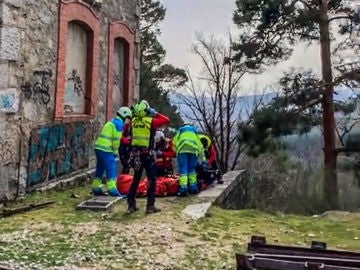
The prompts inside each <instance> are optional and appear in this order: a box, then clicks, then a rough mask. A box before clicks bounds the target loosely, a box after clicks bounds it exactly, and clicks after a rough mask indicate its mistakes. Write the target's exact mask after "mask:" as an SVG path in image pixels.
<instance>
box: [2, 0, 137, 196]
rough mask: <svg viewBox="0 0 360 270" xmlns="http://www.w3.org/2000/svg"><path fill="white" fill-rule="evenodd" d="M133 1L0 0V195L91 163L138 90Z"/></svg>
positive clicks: (82, 171)
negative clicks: (108, 125)
mask: <svg viewBox="0 0 360 270" xmlns="http://www.w3.org/2000/svg"><path fill="white" fill-rule="evenodd" d="M137 2H138V1H136V0H106V1H102V0H0V138H1V139H0V200H3V199H5V198H7V199H9V198H11V197H13V196H14V195H16V194H18V193H24V192H26V191H28V190H32V189H34V188H37V187H40V186H46V185H49V184H51V183H57V182H59V181H60V180H63V179H69V178H74V177H80V176H81V175H86V173H87V172H89V170H91V169H92V167H93V165H94V156H93V151H92V145H93V142H94V138H95V137H96V136H97V133H98V130H99V127H101V125H102V124H103V123H104V121H105V120H106V119H110V118H111V117H112V116H113V113H114V111H115V110H116V108H118V107H119V106H120V105H127V104H131V103H132V102H133V101H134V99H137V96H138V80H139V71H138V67H139V56H138V53H139V44H138V42H139V32H138V31H139V16H140V9H139V5H138V3H137Z"/></svg>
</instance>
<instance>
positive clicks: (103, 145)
mask: <svg viewBox="0 0 360 270" xmlns="http://www.w3.org/2000/svg"><path fill="white" fill-rule="evenodd" d="M123 127H124V121H123V120H122V119H121V118H120V117H116V118H114V119H112V120H110V121H109V122H107V123H106V124H105V125H104V126H103V128H102V130H101V132H100V135H99V136H98V138H97V140H96V142H95V146H94V148H95V149H97V150H101V151H103V152H108V153H113V154H115V155H117V153H118V150H119V145H120V138H121V136H122V131H123Z"/></svg>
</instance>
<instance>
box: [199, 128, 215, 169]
mask: <svg viewBox="0 0 360 270" xmlns="http://www.w3.org/2000/svg"><path fill="white" fill-rule="evenodd" d="M199 138H200V140H201V139H203V138H204V139H205V140H206V146H205V147H204V154H205V157H206V159H207V160H208V163H210V164H211V163H213V162H214V161H215V159H216V151H215V147H214V145H213V143H212V141H211V139H210V137H209V136H207V135H205V134H200V135H199Z"/></svg>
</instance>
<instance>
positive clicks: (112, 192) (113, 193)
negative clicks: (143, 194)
mask: <svg viewBox="0 0 360 270" xmlns="http://www.w3.org/2000/svg"><path fill="white" fill-rule="evenodd" d="M108 192H109V196H111V197H119V198H121V199H124V198H126V195H122V194H121V193H120V192H119V191H118V190H117V189H116V188H115V189H109V191H108Z"/></svg>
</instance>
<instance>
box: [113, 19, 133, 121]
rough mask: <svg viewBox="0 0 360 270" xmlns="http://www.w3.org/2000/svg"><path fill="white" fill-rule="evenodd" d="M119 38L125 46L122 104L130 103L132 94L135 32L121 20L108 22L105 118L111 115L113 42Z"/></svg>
mask: <svg viewBox="0 0 360 270" xmlns="http://www.w3.org/2000/svg"><path fill="white" fill-rule="evenodd" d="M118 38H120V39H121V40H122V41H124V43H125V44H126V46H125V57H124V67H125V71H124V73H125V74H124V93H123V94H124V96H123V98H124V105H125V106H126V105H130V104H129V103H130V100H131V99H130V97H132V96H133V95H134V44H135V32H134V31H133V30H131V29H130V27H129V26H128V25H127V24H126V23H124V22H122V21H115V22H111V23H109V44H108V50H109V54H108V83H107V97H106V118H107V119H110V118H111V117H112V107H113V101H112V95H113V81H114V72H113V70H114V69H113V65H114V43H115V40H116V39H118Z"/></svg>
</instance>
